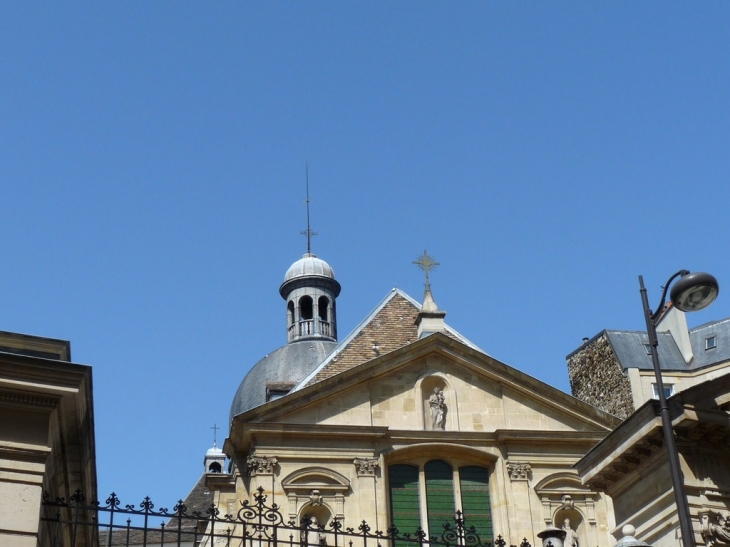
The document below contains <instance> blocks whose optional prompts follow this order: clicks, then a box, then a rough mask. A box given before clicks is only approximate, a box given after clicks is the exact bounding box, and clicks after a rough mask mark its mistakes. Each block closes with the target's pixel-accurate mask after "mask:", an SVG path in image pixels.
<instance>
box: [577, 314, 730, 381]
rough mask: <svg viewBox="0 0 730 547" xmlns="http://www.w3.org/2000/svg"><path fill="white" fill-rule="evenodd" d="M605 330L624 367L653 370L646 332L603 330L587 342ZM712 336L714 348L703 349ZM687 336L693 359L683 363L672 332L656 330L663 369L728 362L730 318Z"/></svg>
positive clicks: (687, 369)
mask: <svg viewBox="0 0 730 547" xmlns="http://www.w3.org/2000/svg"><path fill="white" fill-rule="evenodd" d="M604 333H605V334H606V336H607V337H608V340H609V342H610V344H611V347H612V348H613V351H614V353H615V354H616V358H617V359H618V362H619V363H620V364H621V367H622V368H623V369H624V370H626V369H629V368H638V369H640V370H652V369H653V365H652V362H651V355H649V354H648V353H647V352H646V348H645V346H644V344H648V343H649V338H648V336H647V334H646V332H645V331H629V330H603V331H601V332H600V333H598V334H597V335H596V336H595V337H594V338H593V339H592V340H590V341H589V342H587V343H588V344H590V343H591V342H592V341H593V340H595V339H596V338H598V337H599V336H601V335H602V334H604ZM711 335H714V336H715V342H716V344H715V347H714V348H713V349H705V340H706V339H707V337H708V336H711ZM689 339H690V343H691V344H692V354H693V358H692V360H691V361H690V362H689V363H685V362H684V359H683V357H682V354H681V352H680V351H679V348H678V347H677V344H676V343H675V341H674V338H672V335H671V334H669V333H668V332H660V333H657V342H658V343H659V348H658V351H659V363H660V366H661V369H662V370H666V371H674V372H677V371H693V370H698V369H701V368H705V367H709V366H712V365H716V364H719V363H723V362H725V361H730V318H727V319H721V320H719V321H711V322H709V323H705V324H704V325H700V326H699V327H695V328H692V329H690V330H689ZM583 347H584V346H581V347H580V348H578V349H577V350H575V351H574V352H573V353H571V354H570V355H568V358H570V357H571V356H572V355H573V354H574V353H577V352H579V351H581V350H582V349H583Z"/></svg>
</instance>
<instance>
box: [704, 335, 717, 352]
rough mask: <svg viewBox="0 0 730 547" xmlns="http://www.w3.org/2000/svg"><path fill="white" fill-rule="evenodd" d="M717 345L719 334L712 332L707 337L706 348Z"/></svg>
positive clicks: (713, 347)
mask: <svg viewBox="0 0 730 547" xmlns="http://www.w3.org/2000/svg"><path fill="white" fill-rule="evenodd" d="M716 347H717V336H715V335H714V334H711V335H710V336H708V337H707V338H705V349H706V350H708V349H715V348H716Z"/></svg>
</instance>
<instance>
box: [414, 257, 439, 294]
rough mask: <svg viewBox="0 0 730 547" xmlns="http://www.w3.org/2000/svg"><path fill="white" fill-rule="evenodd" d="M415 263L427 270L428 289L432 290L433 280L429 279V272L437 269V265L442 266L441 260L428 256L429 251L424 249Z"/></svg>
mask: <svg viewBox="0 0 730 547" xmlns="http://www.w3.org/2000/svg"><path fill="white" fill-rule="evenodd" d="M413 264H415V265H416V266H418V267H419V268H421V269H422V270H423V271H424V272H426V290H427V291H430V290H431V281H430V280H429V279H428V272H430V271H431V270H433V269H435V268H436V266H440V265H441V263H440V262H436V261H435V260H434V259H433V257H430V256H428V251H423V254H422V255H421V256H419V257H418V260H414V261H413Z"/></svg>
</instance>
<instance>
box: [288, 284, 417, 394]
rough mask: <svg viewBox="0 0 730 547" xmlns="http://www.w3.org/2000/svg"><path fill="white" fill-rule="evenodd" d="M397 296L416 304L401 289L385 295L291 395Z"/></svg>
mask: <svg viewBox="0 0 730 547" xmlns="http://www.w3.org/2000/svg"><path fill="white" fill-rule="evenodd" d="M396 294H401V295H402V296H404V298H405V299H406V300H408V301H409V302H411V303H415V301H414V300H413V299H412V298H411V297H410V296H408V295H407V294H405V293H404V292H403V291H401V290H400V289H399V288H397V287H393V288H392V289H391V290H390V292H389V293H388V294H386V295H385V298H383V299H382V300H381V301H380V303H379V304H378V305H377V306H375V308H374V309H373V310H372V311H371V312H370V313H369V314H368V315H366V316H365V318H364V319H363V320H362V321H360V323H359V324H358V325H357V326H356V327H355V328H354V329H352V331H351V332H350V334H348V335H347V336H345V338H343V339H342V341H341V342H340V343H338V344H337V345H336V346H335V349H333V350H332V351H331V352H330V354H329V355H328V356H327V357H325V359H324V361H322V362H321V363H320V364H319V365H318V366H317V367H316V368H315V369H314V370H313V371H312V372H310V373H309V374H308V375H307V376H306V377H304V378H303V379H302V380H301V381H300V382H299V383H298V384H297V385H296V386H294V387H293V388H292V389H291V391H290V392H289V393H294V392H295V391H299V390H300V389H301V388H303V387H304V386H306V385H307V384H308V383H309V382H310V381H311V380H312V378H314V377H315V376H316V375H317V373H319V371H320V370H322V369H323V368H324V367H325V366H326V365H327V364H328V363H329V362H330V361H331V360H332V359H333V358H335V357H337V354H338V353H339V352H340V350H341V349H342V348H344V347H345V346H347V345H348V344H349V343H350V342H352V340H354V339H355V337H356V336H357V335H358V334H359V333H360V331H362V329H363V328H365V326H366V325H367V324H368V323H370V321H372V320H373V319H374V318H375V316H376V315H377V314H378V313H379V312H380V310H382V309H383V308H384V307H385V305H386V304H387V303H388V302H390V301H391V300H392V299H393V297H394V296H395V295H396ZM416 305H418V304H416Z"/></svg>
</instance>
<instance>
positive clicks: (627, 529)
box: [621, 524, 636, 537]
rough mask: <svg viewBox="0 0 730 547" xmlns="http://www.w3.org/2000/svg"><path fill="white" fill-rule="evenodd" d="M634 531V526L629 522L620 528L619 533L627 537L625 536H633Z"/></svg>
mask: <svg viewBox="0 0 730 547" xmlns="http://www.w3.org/2000/svg"><path fill="white" fill-rule="evenodd" d="M635 533H636V528H634V527H633V526H632V525H631V524H627V525H625V526H624V527H623V528H621V534H622V535H623V536H624V537H627V536H631V537H634V534H635Z"/></svg>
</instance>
